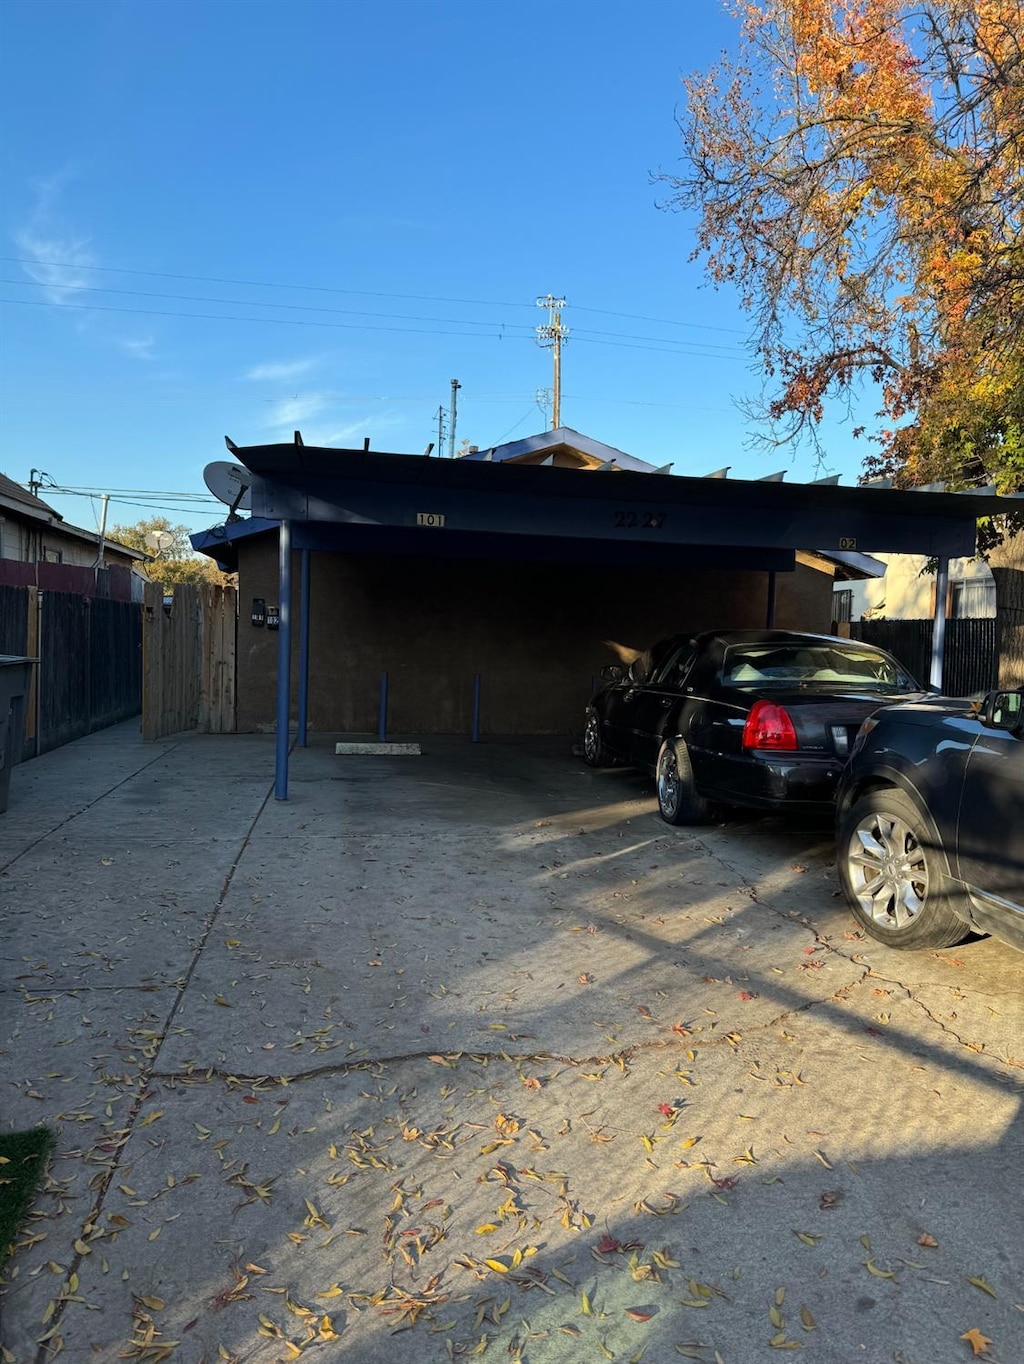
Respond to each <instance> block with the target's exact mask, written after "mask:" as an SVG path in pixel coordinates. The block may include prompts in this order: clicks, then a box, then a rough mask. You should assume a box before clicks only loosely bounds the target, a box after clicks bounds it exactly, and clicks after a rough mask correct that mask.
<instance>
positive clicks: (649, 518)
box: [614, 511, 668, 530]
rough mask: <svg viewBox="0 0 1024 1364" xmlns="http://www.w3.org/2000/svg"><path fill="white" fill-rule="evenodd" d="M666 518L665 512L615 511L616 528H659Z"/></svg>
mask: <svg viewBox="0 0 1024 1364" xmlns="http://www.w3.org/2000/svg"><path fill="white" fill-rule="evenodd" d="M667 519H668V517H667V514H666V513H665V512H651V511H617V512H616V513H615V523H614V524H615V528H616V530H661V528H662V526H663V525H664V524H665V522H666V520H667Z"/></svg>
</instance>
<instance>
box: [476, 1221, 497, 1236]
mask: <svg viewBox="0 0 1024 1364" xmlns="http://www.w3.org/2000/svg"><path fill="white" fill-rule="evenodd" d="M497 1230H498V1226H497V1223H496V1222H482V1223H481V1224H480V1226H478V1227H477V1229H476V1234H477V1236H486V1235H487V1234H488V1232H492V1231H497Z"/></svg>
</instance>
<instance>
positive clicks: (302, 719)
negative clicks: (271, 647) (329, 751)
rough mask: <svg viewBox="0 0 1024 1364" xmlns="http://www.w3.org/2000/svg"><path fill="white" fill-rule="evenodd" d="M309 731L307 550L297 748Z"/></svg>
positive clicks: (303, 556)
mask: <svg viewBox="0 0 1024 1364" xmlns="http://www.w3.org/2000/svg"><path fill="white" fill-rule="evenodd" d="M308 731H309V550H308V549H302V550H299V733H298V738H297V739H296V742H297V744H298V746H299V748H306V747H307V746H308V744H307V740H308Z"/></svg>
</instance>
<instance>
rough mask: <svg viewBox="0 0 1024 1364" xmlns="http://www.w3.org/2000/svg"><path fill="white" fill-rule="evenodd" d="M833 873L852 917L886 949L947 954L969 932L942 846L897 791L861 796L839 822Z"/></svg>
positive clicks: (963, 899) (965, 907)
mask: <svg viewBox="0 0 1024 1364" xmlns="http://www.w3.org/2000/svg"><path fill="white" fill-rule="evenodd" d="M837 852H838V858H837V863H836V869H837V871H838V872H839V879H840V881H841V882H842V886H843V890H844V891H845V892H846V898H847V900H848V902H849V905H850V909H851V910H852V911H853V914H854V917H855V918H856V920H857V922H858V923H859V924H860V926H861V927H862V928H863V929H864V930H865V932H867V933H870V934H871V936H872V937H873V938H878V940H879V941H880V942H884V943H887V944H888V946H890V947H909V948H936V947H950V946H952V944H953V943H956V942H959V941H960V940H961V938H963V936H964V935H965V933H967V931H968V929H969V927H970V922H971V913H970V906H969V902H968V898H967V895H966V892H965V891H964V889H963V887H962V886H960V885H958V884H957V882H956V881H954V880H952V879H951V878H950V876H949V871H948V868H947V866H946V861H945V856H944V853H943V851H942V843H941V839H940V837H939V835H938V833H937V831H936V829H935V827H934V826H933V824H932V823H931V821H930V820H929V819H928V818H927V817H926V816H925V814H924V813H923V812H922V811H921V810H920V809H919V808H918V806H917V805H916V804H915V802H914V801H913V800H911V798H910V796H909V795H908V794H907V793H906V792H905V791H901V790H899V789H898V788H896V787H875V788H874V789H872V790H869V791H865V792H863V794H862V795H861V796H860V797H859V798H858V799H857V800H856V801H855V802H854V804H853V805H852V806H851V808H850V809H849V810H847V812H846V814H845V815H844V816H843V817H842V819H841V820H840V825H839V830H838V841H837Z"/></svg>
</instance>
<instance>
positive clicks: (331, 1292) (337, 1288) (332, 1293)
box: [317, 1283, 345, 1298]
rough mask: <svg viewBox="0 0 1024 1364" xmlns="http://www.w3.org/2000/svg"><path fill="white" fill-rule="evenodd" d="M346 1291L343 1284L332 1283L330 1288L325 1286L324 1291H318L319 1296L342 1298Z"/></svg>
mask: <svg viewBox="0 0 1024 1364" xmlns="http://www.w3.org/2000/svg"><path fill="white" fill-rule="evenodd" d="M344 1292H345V1290H344V1289H343V1288H342V1286H341V1284H337V1283H332V1284H331V1286H330V1288H325V1289H324V1291H323V1292H322V1293H318V1294H317V1297H318V1298H340V1297H341V1295H342V1294H343V1293H344Z"/></svg>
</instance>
